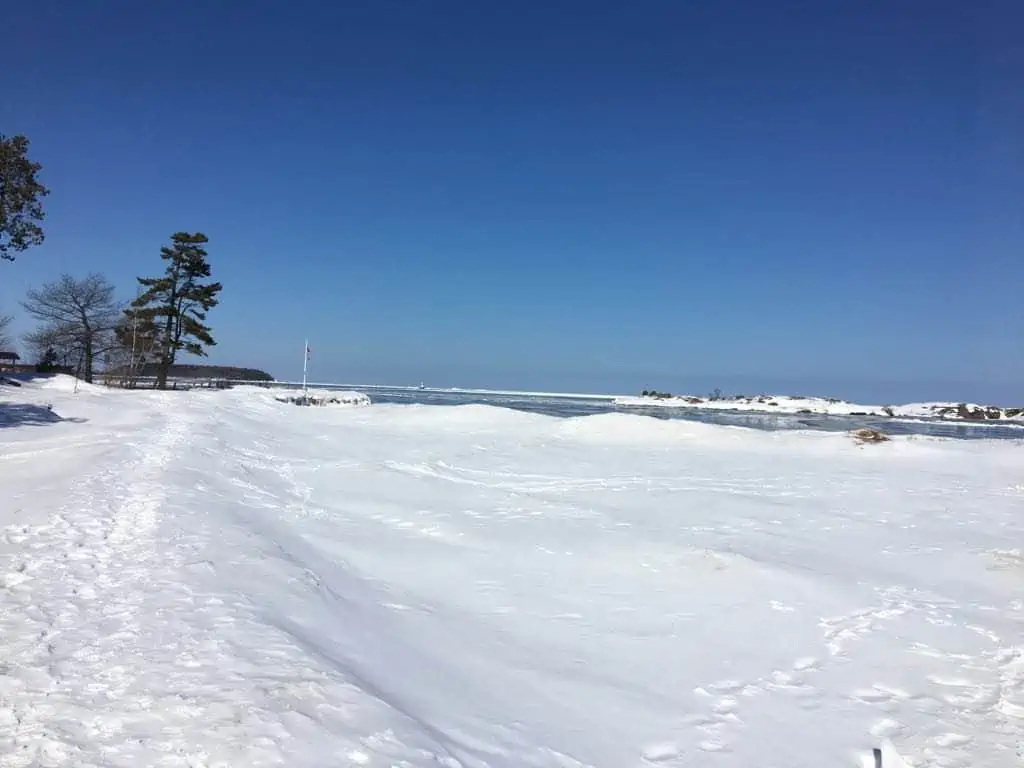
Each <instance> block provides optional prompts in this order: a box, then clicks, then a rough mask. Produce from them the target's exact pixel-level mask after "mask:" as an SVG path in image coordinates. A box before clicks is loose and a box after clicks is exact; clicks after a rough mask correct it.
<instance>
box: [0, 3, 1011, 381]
mask: <svg viewBox="0 0 1024 768" xmlns="http://www.w3.org/2000/svg"><path fill="white" fill-rule="evenodd" d="M3 25H4V44H3V47H2V48H0V71H2V72H3V73H4V78H3V80H4V87H3V98H2V99H0V132H2V133H5V134H8V135H10V134H14V133H25V134H26V135H28V136H29V138H30V139H31V141H32V154H33V156H34V158H35V159H37V160H38V161H40V162H42V163H43V164H44V165H45V170H44V181H45V182H46V183H47V184H48V185H49V186H50V187H51V188H52V190H53V193H52V195H51V196H50V197H49V198H47V201H46V204H47V210H48V218H47V235H48V236H47V242H46V244H45V245H44V246H43V247H40V248H37V249H33V250H30V251H29V252H27V253H25V254H23V255H22V256H20V257H19V258H18V261H17V262H16V263H15V264H0V309H3V310H6V311H8V312H15V313H17V312H18V310H19V308H18V306H17V302H18V300H19V299H20V298H21V296H22V295H23V293H24V290H25V288H26V287H27V286H29V285H36V284H38V283H40V282H41V281H44V280H48V279H52V278H54V277H56V276H58V275H59V274H60V273H61V272H62V271H68V272H71V273H74V274H84V273H86V272H88V271H90V270H98V271H102V272H105V273H107V274H108V275H109V276H110V277H111V278H112V279H113V280H114V281H115V282H116V283H117V284H118V285H119V286H122V287H123V290H124V294H125V297H126V298H127V297H130V296H131V295H132V294H133V292H134V285H133V277H134V276H136V275H140V274H151V273H154V272H155V271H158V270H159V269H160V266H161V262H160V260H159V258H158V251H159V249H160V247H161V246H162V245H163V244H164V243H165V242H166V241H167V239H168V238H169V236H170V234H171V233H172V232H174V231H177V230H189V231H196V230H201V231H203V232H205V233H206V234H207V235H208V236H209V237H210V254H211V261H212V265H213V270H214V274H215V277H217V278H219V279H220V280H221V281H222V282H223V283H224V285H225V288H224V292H223V294H222V297H223V300H222V303H221V305H220V306H219V307H217V308H216V309H215V310H214V311H213V312H212V313H211V315H210V319H211V322H212V325H213V326H214V329H215V332H216V336H217V338H218V340H219V342H220V343H219V346H218V347H216V348H215V350H214V351H213V353H212V355H211V360H213V361H216V362H224V363H235V364H241V365H255V366H260V367H264V368H266V369H267V370H269V371H270V372H271V373H273V374H275V375H277V376H279V377H282V378H285V377H291V378H295V377H298V376H300V375H301V362H302V342H303V339H304V338H305V337H306V336H307V335H308V336H309V339H310V343H311V346H312V348H313V353H314V356H313V361H312V362H313V374H314V377H315V378H317V379H326V380H341V381H346V382H385V383H418V382H419V381H420V380H421V379H422V380H424V381H426V382H427V383H429V384H432V385H441V386H448V385H466V386H497V387H528V388H542V389H544V388H552V389H563V390H564V389H569V390H582V391H637V390H639V389H643V388H646V387H657V388H659V389H672V390H677V391H678V390H691V391H698V392H706V391H708V390H710V389H711V388H713V387H715V386H719V387H721V388H722V389H723V390H725V391H727V392H736V391H744V392H749V391H751V390H786V391H791V392H792V391H799V392H813V393H822V394H826V393H830V394H831V393H834V394H837V395H839V396H847V397H854V398H856V397H859V398H863V399H875V400H911V399H919V398H954V399H955V398H967V399H979V400H997V401H1021V400H1024V385H1022V382H1024V333H1022V332H1024V309H1022V307H1024V298H1022V292H1021V288H1022V285H1024V280H1022V278H1024V223H1022V215H1024V213H1022V211H1024V149H1022V142H1024V97H1022V91H1021V86H1020V84H1021V82H1022V81H1024V51H1022V47H1021V44H1020V30H1021V29H1022V28H1024V5H1021V4H1020V3H1019V2H1013V1H1011V0H1007V1H1006V2H1001V3H1000V2H984V0H983V1H982V2H978V3H966V2H947V1H946V0H939V1H938V2H935V1H931V0H929V1H925V0H911V1H910V2H905V3H893V2H883V1H880V0H879V1H873V0H868V1H866V2H845V1H844V2H833V1H831V0H825V1H823V2H811V1H810V0H808V1H807V2H801V3H794V2H779V3H775V2H762V0H749V1H748V2H721V3H718V2H714V3H712V2H695V1H689V0H672V1H671V2H636V3H626V2H614V3H613V2H604V1H601V0H589V1H584V0H581V1H580V2H564V1H559V0H555V1H554V2H544V3H540V2H532V1H527V0H524V1H523V2H505V3H497V2H469V0H463V1H462V2H441V1H437V2H426V1H425V0H405V1H403V2H399V1H398V0H363V1H362V2H353V3H348V2H328V1H327V0H324V1H323V2H306V1H305V0H289V1H288V2H284V1H283V0H274V1H273V2H269V1H266V0H247V1H246V2H205V1H203V2H195V1H191V0H177V1H176V2H169V1H166V0H156V1H152V0H147V1H146V2H138V1H137V0H131V1H128V0H125V1H123V2H99V1H98V0H97V1H91V0H83V1H82V2H76V3H71V2H64V1H63V0H33V2H31V3H20V4H13V5H10V6H9V7H7V8H5V9H4V21H3ZM19 323H20V325H19V328H24V327H25V325H24V320H23V319H20V320H19Z"/></svg>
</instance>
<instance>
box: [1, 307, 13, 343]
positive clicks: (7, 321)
mask: <svg viewBox="0 0 1024 768" xmlns="http://www.w3.org/2000/svg"><path fill="white" fill-rule="evenodd" d="M12 320H14V318H13V317H11V316H10V315H0V350H2V351H6V349H7V347H9V346H11V333H10V330H9V329H10V327H11V321H12Z"/></svg>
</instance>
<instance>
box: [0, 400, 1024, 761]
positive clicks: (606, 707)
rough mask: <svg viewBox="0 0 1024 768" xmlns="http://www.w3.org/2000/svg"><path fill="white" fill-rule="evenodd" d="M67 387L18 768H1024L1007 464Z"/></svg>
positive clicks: (471, 411)
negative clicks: (899, 760) (1022, 766)
mask: <svg viewBox="0 0 1024 768" xmlns="http://www.w3.org/2000/svg"><path fill="white" fill-rule="evenodd" d="M46 394H48V395H49V396H52V398H53V403H52V405H53V410H54V412H55V413H58V414H59V415H60V420H59V421H56V422H53V423H49V424H45V425H38V426H32V427H26V426H18V425H15V426H11V427H2V428H0V488H3V492H4V494H5V501H6V502H7V503H6V504H4V505H3V506H2V507H0V528H2V531H0V533H2V535H0V590H3V592H2V594H3V610H2V611H0V658H2V660H3V665H2V667H0V672H2V673H0V702H2V703H0V765H3V766H5V767H6V766H27V765H159V764H167V765H183V766H184V765H196V766H200V765H206V766H213V765H288V766H296V767H298V768H302V767H304V766H309V767H310V768H312V767H313V766H317V767H319V766H324V765H368V766H376V765H379V766H391V765H403V766H450V767H454V766H463V767H464V768H492V767H493V768H522V767H524V766H526V767H533V768H566V766H573V767H574V768H583V767H585V766H602V767H603V766H640V765H650V764H657V765H662V766H666V768H671V767H672V766H687V765H709V766H721V767H723V768H740V767H741V766H752V765H785V766H787V767H789V768H817V767H818V766H822V765H828V766H842V765H848V766H851V767H852V766H857V765H860V764H862V763H861V760H862V758H863V757H864V756H865V755H869V754H870V750H871V748H872V747H876V746H884V747H885V749H886V750H887V753H888V752H889V750H898V752H899V754H901V755H902V756H903V758H904V759H905V760H906V762H907V764H908V765H915V766H919V767H920V766H925V765H943V766H962V767H964V768H966V766H980V765H985V766H993V767H995V768H1000V767H1001V766H1007V768H1009V766H1014V765H1016V764H1017V763H1016V759H1017V758H1016V755H1015V746H1016V742H1017V741H1019V740H1020V739H1022V738H1024V647H1022V645H1021V637H1022V635H1024V600H1022V598H1021V591H1020V587H1021V570H1020V566H1019V557H1018V558H1016V559H1015V558H1014V557H1012V556H1010V555H1008V554H1007V553H1013V552H1017V551H1018V548H1019V545H1020V541H1021V540H1024V520H1022V518H1021V515H1020V510H1021V508H1022V504H1024V485H1021V480H1020V456H1021V453H1020V450H1021V446H1020V444H1016V443H1012V442H1010V441H986V440H974V441H955V440H942V439H913V438H901V437H896V438H894V439H893V440H892V441H890V442H887V443H885V444H883V445H878V446H870V447H867V448H865V447H858V446H856V445H855V444H854V443H853V441H852V440H850V438H849V436H848V435H844V434H830V433H823V432H821V433H811V432H801V433H781V432H775V433H770V432H759V431H754V430H744V429H740V428H728V427H717V426H712V425H705V424H691V423H684V422H675V421H664V420H657V419H651V418H649V417H642V416H637V415H631V414H622V413H616V414H606V415H602V416H598V417H582V418H576V419H556V418H552V417H546V416H539V415H536V414H523V413H519V412H515V411H509V410H502V409H497V408H490V407H482V406H473V407H464V408H452V407H426V406H390V405H389V406H377V407H374V408H337V409H324V410H322V411H320V410H313V409H302V408H284V407H281V406H280V405H279V404H277V403H276V401H274V400H273V393H272V392H271V393H270V394H269V395H267V396H263V395H256V394H255V392H253V391H244V390H242V389H239V390H231V391H226V392H210V391H203V392H201V391H192V392H168V393H161V392H148V391H147V392H142V391H135V392H125V391H116V390H112V391H110V392H107V393H105V396H104V397H84V398H83V397H80V396H76V395H71V394H67V393H59V392H57V393H54V392H49V393H46ZM1018 554H1019V552H1018ZM890 742H891V744H890ZM893 754H895V752H893Z"/></svg>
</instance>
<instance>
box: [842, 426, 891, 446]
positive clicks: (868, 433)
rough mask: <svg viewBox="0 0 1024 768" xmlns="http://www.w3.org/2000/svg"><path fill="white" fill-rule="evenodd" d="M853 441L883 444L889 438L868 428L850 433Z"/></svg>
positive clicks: (879, 431)
mask: <svg viewBox="0 0 1024 768" xmlns="http://www.w3.org/2000/svg"><path fill="white" fill-rule="evenodd" d="M850 434H851V435H852V436H853V439H854V440H856V441H857V442H858V443H862V444H863V443H885V442H888V441H889V440H890V439H891V438H890V437H889V436H888V435H887V434H885V432H882V431H881V430H878V429H871V428H870V427H862V428H861V429H855V430H853V432H851V433H850Z"/></svg>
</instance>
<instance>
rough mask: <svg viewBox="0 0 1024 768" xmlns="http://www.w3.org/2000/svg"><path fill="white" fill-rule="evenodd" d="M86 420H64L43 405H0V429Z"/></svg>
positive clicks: (78, 422) (82, 420) (76, 422)
mask: <svg viewBox="0 0 1024 768" xmlns="http://www.w3.org/2000/svg"><path fill="white" fill-rule="evenodd" d="M84 421H86V419H65V418H63V417H62V416H60V415H59V414H57V413H54V411H53V409H52V408H50V407H48V406H45V405H34V404H31V403H0V429H3V428H4V427H22V426H45V425H47V424H60V423H61V422H70V423H72V424H81V423H82V422H84Z"/></svg>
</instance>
